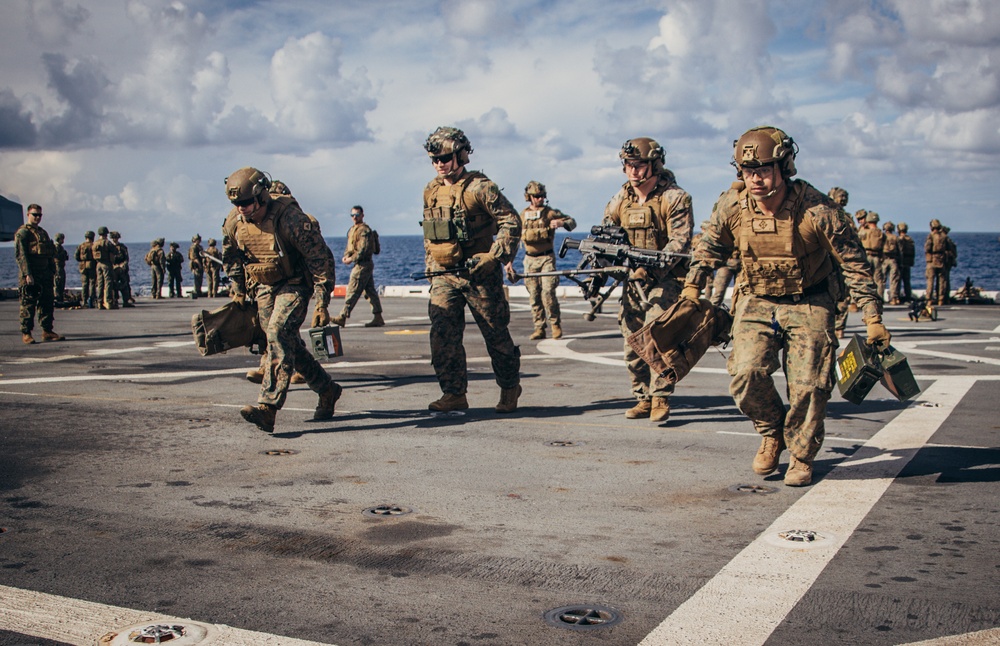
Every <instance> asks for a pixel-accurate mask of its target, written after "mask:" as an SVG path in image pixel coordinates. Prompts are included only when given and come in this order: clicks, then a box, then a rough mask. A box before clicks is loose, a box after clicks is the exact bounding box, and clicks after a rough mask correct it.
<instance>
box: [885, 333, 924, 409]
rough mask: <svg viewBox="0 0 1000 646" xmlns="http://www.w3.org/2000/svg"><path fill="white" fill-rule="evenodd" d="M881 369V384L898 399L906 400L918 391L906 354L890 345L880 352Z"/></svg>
mask: <svg viewBox="0 0 1000 646" xmlns="http://www.w3.org/2000/svg"><path fill="white" fill-rule="evenodd" d="M882 370H883V373H882V379H881V381H882V385H883V386H885V389H886V390H888V391H889V392H890V393H892V395H893V397H895V398H896V399H898V400H899V401H906V400H907V399H910V398H911V397H914V396H916V395H917V394H919V393H920V386H919V385H918V384H917V380H916V379H915V378H914V377H913V371H912V370H910V364H909V362H907V360H906V355H904V354H903V353H902V352H900V351H899V350H897V349H896V348H894V347H892V346H891V345H890V346H889V349H888V350H887V351H886V352H884V353H883V354H882Z"/></svg>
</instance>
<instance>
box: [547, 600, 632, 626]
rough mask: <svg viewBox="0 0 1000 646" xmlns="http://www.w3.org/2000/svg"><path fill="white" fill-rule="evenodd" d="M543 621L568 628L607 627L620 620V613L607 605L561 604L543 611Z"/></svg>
mask: <svg viewBox="0 0 1000 646" xmlns="http://www.w3.org/2000/svg"><path fill="white" fill-rule="evenodd" d="M544 617H545V623H547V624H549V625H550V626H556V627H557V628H569V629H570V630H593V629H595V628H607V627H608V626H614V625H615V624H617V623H619V622H621V620H622V616H621V614H620V613H619V612H618V611H617V610H615V609H614V608H609V607H607V606H592V605H586V606H563V607H561V608H554V609H552V610H549V611H548V612H546V613H545V615H544Z"/></svg>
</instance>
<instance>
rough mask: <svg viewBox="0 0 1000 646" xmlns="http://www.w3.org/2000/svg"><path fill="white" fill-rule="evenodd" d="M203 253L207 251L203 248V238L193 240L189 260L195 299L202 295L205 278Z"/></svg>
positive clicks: (197, 237)
mask: <svg viewBox="0 0 1000 646" xmlns="http://www.w3.org/2000/svg"><path fill="white" fill-rule="evenodd" d="M203 253H205V250H204V249H202V248H201V236H195V237H193V238H191V246H190V247H188V260H189V261H190V263H191V265H190V267H191V280H192V281H193V282H194V290H193V295H192V296H193V298H198V297H200V296H201V295H202V294H201V284H202V282H203V281H204V278H205V264H204V263H205V261H204V260H202V258H201V255H202V254H203ZM210 262H211V261H210Z"/></svg>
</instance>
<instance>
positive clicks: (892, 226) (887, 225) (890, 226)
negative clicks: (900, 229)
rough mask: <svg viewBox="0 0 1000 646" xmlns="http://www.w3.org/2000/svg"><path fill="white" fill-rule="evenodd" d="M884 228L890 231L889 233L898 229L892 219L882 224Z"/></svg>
mask: <svg viewBox="0 0 1000 646" xmlns="http://www.w3.org/2000/svg"><path fill="white" fill-rule="evenodd" d="M882 229H884V230H885V231H888V232H889V233H892V232H893V231H895V230H896V225H895V224H893V223H892V220H886V221H885V224H883V225H882Z"/></svg>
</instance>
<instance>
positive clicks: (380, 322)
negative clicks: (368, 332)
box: [365, 312, 385, 327]
mask: <svg viewBox="0 0 1000 646" xmlns="http://www.w3.org/2000/svg"><path fill="white" fill-rule="evenodd" d="M365 327H385V319H383V318H382V312H379V313H378V314H375V315H374V316H373V317H372V320H370V321H368V322H367V323H365Z"/></svg>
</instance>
